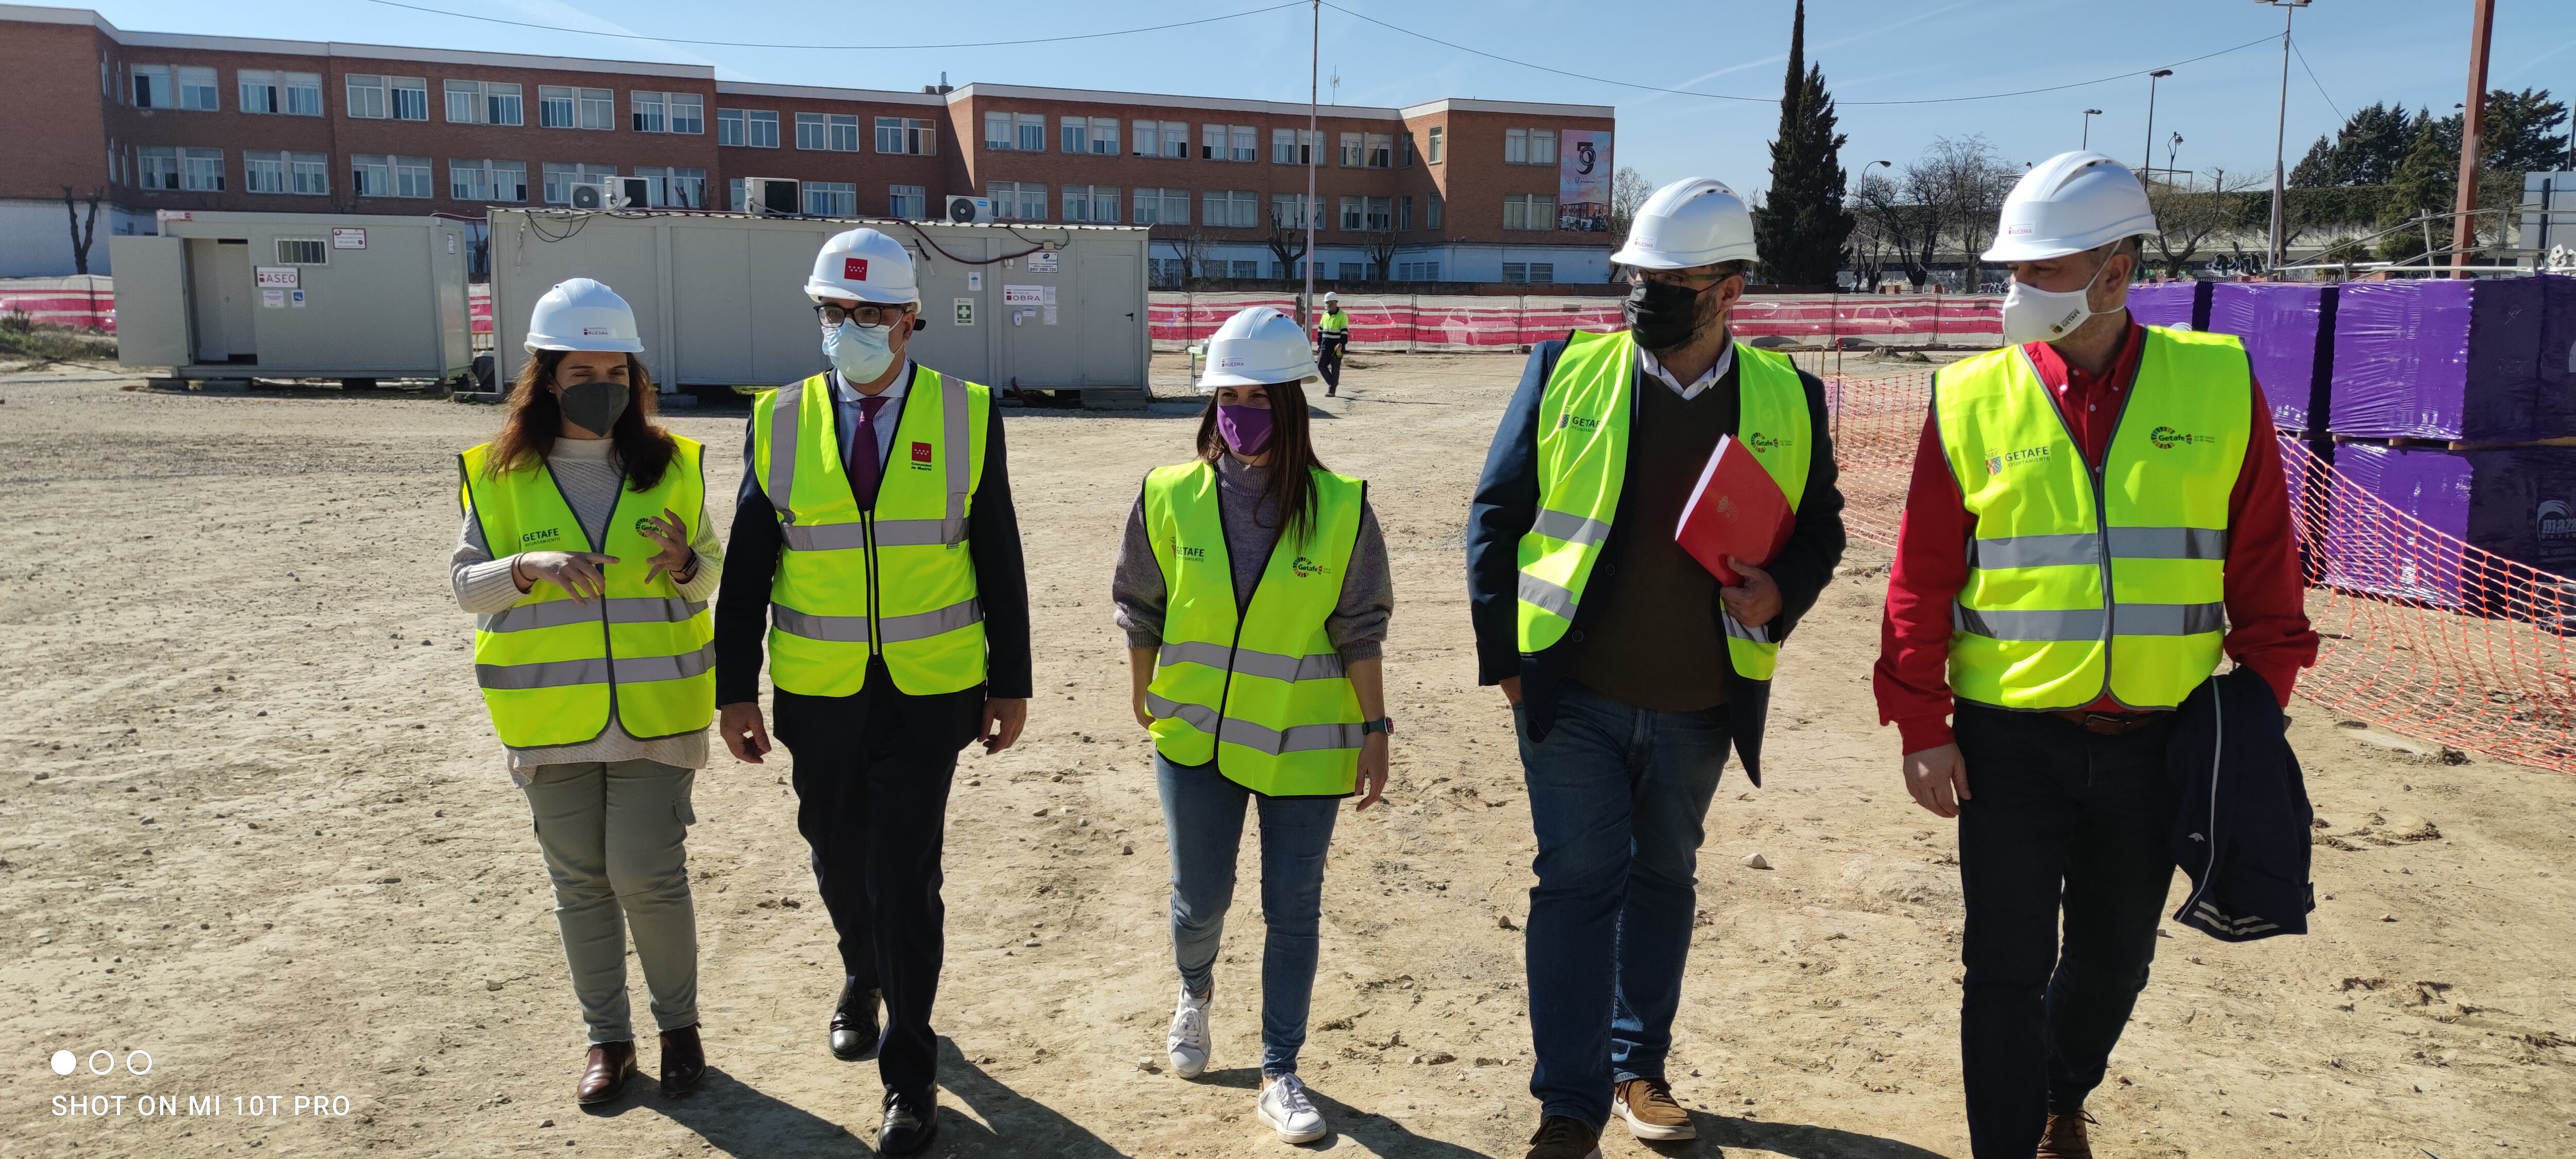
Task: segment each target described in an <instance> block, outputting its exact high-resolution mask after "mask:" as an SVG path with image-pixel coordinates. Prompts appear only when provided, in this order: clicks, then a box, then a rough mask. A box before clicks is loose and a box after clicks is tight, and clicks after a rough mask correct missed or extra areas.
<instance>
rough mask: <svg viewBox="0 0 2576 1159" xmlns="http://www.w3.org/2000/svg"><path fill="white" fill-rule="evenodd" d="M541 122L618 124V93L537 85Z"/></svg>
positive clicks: (566, 125)
mask: <svg viewBox="0 0 2576 1159" xmlns="http://www.w3.org/2000/svg"><path fill="white" fill-rule="evenodd" d="M537 125H538V126H539V127H540V128H547V129H609V130H614V129H615V128H617V94H616V93H615V92H614V91H612V90H609V89H579V88H574V87H572V86H570V85H540V86H538V88H537Z"/></svg>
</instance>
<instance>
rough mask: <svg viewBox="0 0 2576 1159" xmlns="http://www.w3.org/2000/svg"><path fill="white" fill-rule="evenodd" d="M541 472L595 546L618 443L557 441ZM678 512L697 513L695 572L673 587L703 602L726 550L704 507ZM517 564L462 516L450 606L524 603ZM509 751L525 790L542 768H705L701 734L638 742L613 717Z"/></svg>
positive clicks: (486, 608)
mask: <svg viewBox="0 0 2576 1159" xmlns="http://www.w3.org/2000/svg"><path fill="white" fill-rule="evenodd" d="M546 470H548V471H550V472H552V473H553V474H554V477H555V483H556V485H558V486H560V487H562V488H563V495H564V499H565V501H566V502H568V503H570V504H571V505H572V513H573V518H575V519H578V520H580V521H581V526H582V530H583V531H585V532H587V533H588V534H589V536H590V539H591V542H593V543H597V542H600V540H601V538H602V537H603V536H604V535H605V534H606V532H607V530H608V519H609V516H611V515H613V514H615V513H616V511H617V495H618V489H619V488H620V487H621V486H622V485H623V484H624V482H625V470H624V468H623V467H622V466H621V465H619V463H618V461H617V455H616V443H615V442H614V441H612V440H609V439H556V440H555V445H554V449H553V450H551V451H548V452H547V453H546ZM655 514H659V512H656V513H655ZM682 514H683V515H695V517H696V520H697V528H698V531H697V535H696V536H695V537H694V538H692V539H691V540H690V541H689V546H690V547H691V548H692V549H694V550H695V551H696V552H697V556H698V570H697V574H695V575H692V576H690V577H689V582H687V583H684V584H681V585H679V589H680V598H682V599H685V600H690V601H701V600H705V599H708V598H710V597H712V596H714V595H715V591H716V583H717V579H718V577H719V576H721V575H722V574H723V572H724V545H723V544H721V543H719V542H717V540H716V533H715V528H714V526H713V525H712V524H710V523H709V522H708V521H707V517H706V512H705V511H704V510H703V509H702V510H699V511H696V512H683V513H682ZM517 560H518V557H517V556H515V555H512V556H504V557H502V558H500V559H494V558H492V549H491V547H490V546H489V545H487V544H485V543H484V541H483V525H482V521H481V520H478V519H476V518H474V517H473V516H472V515H470V514H469V515H467V516H466V517H465V526H464V529H463V530H462V531H459V532H458V533H457V536H456V553H455V554H454V555H453V556H452V557H450V559H449V563H448V580H449V583H450V584H451V585H452V586H453V587H454V588H455V591H456V606H457V607H458V608H460V609H462V610H464V611H466V612H469V613H471V614H474V615H478V616H488V615H491V614H493V613H496V612H502V611H507V610H508V609H509V608H511V607H512V606H513V605H515V604H517V603H518V602H519V601H520V600H521V599H524V598H526V597H525V596H524V595H522V594H521V593H520V591H519V584H518V581H517V580H516V579H514V578H512V577H511V575H510V568H511V566H512V564H514V563H515V562H517ZM509 754H510V777H511V779H512V780H513V781H515V782H517V783H518V784H519V785H520V786H522V787H524V786H526V785H527V783H528V780H529V778H530V777H531V776H532V775H533V774H534V773H535V771H536V769H537V767H538V766H540V765H562V764H577V763H586V762H590V761H603V762H605V761H634V760H646V761H658V762H660V763H662V764H666V765H676V766H678V767H680V768H684V769H702V768H705V767H706V764H707V734H706V733H705V732H704V731H700V732H694V733H690V734H688V735H686V736H673V737H663V738H661V739H659V740H637V739H635V738H634V737H631V736H628V735H626V731H625V729H623V728H621V727H619V726H618V723H617V721H616V720H614V719H611V720H610V721H609V722H608V728H607V730H606V731H604V732H602V733H600V734H599V735H598V736H597V737H594V738H592V739H590V740H586V741H583V742H581V743H580V744H569V745H554V746H550V747H546V748H527V749H511V750H509Z"/></svg>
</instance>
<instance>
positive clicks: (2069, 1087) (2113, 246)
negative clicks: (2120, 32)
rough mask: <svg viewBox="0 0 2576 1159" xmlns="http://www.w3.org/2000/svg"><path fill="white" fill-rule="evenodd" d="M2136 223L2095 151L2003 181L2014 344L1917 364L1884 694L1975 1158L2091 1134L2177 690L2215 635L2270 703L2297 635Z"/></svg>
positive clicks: (2142, 981)
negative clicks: (1947, 851)
mask: <svg viewBox="0 0 2576 1159" xmlns="http://www.w3.org/2000/svg"><path fill="white" fill-rule="evenodd" d="M2155 231H2156V222H2155V216H2154V214H2153V213H2152V212H2151V211H2150V210H2149V209H2148V205H2147V197H2146V194H2145V193H2144V192H2143V190H2142V189H2141V188H2140V186H2139V184H2138V180H2137V178H2136V177H2135V176H2133V175H2132V174H2131V173H2130V172H2129V170H2128V169H2126V168H2125V167H2123V166H2121V165H2120V163H2119V162H2116V161H2113V160H2111V159H2110V158H2108V157H2105V156H2102V155H2101V154H2099V153H2062V154H2059V155H2058V156H2055V157H2052V158H2050V159H2048V160H2047V161H2044V162H2041V163H2040V164H2039V165H2037V166H2036V167H2034V168H2032V169H2031V170H2030V172H2028V173H2027V174H2024V175H2023V176H2022V178H2021V181H2020V183H2019V184H2018V185H2016V186H2014V188H2013V191H2012V193H2011V195H2010V196H2008V197H2006V198H2005V200H2004V206H2003V221H2002V226H2001V228H2000V229H1999V230H1998V231H1997V232H1996V234H1995V237H1996V239H1997V240H1996V242H1995V245H1994V248H1992V249H1990V250H1987V251H1986V254H1985V260H1987V261H1993V262H2003V263H2008V264H2009V265H2010V266H2011V269H2012V285H2011V287H2010V289H2009V291H2008V292H2007V294H2006V296H2005V299H2004V308H2003V332H2004V341H2005V342H2006V343H2007V345H2006V346H2004V347H2003V348H2002V349H1999V350H1995V351H1991V352H1988V353H1985V354H1981V355H1978V356H1976V357H1973V358H1968V359H1964V360H1962V361H1959V362H1956V363H1953V364H1951V365H1949V366H1947V367H1944V368H1942V369H1941V371H1940V372H1939V373H1938V374H1937V375H1936V376H1935V380H1934V383H1933V388H1932V405H1931V407H1930V412H1929V413H1928V414H1927V415H1926V416H1925V418H1924V424H1923V438H1922V442H1921V444H1920V447H1919V449H1918V450H1917V451H1916V452H1915V458H1914V477H1913V483H1912V486H1911V489H1910V490H1909V492H1908V494H1907V495H1906V500H1905V522H1904V524H1903V527H1902V529H1901V530H1900V531H1899V533H1898V536H1897V547H1896V561H1895V566H1894V567H1893V568H1892V569H1891V571H1890V573H1889V575H1888V584H1887V610H1886V619H1885V623H1884V626H1883V628H1882V631H1881V633H1880V639H1881V645H1880V651H1879V658H1878V665H1877V670H1876V688H1877V693H1878V711H1879V716H1880V718H1881V720H1882V721H1892V722H1894V723H1895V724H1896V726H1897V730H1898V734H1899V736H1900V737H1901V738H1902V741H1903V748H1904V752H1905V757H1904V775H1905V784H1906V788H1907V789H1908V790H1909V791H1911V792H1912V793H1913V795H1914V799H1915V800H1916V801H1918V802H1920V803H1921V804H1922V806H1923V807H1924V808H1925V809H1928V810H1931V811H1932V812H1933V813H1935V814H1938V815H1940V816H1942V817H1956V818H1958V821H1959V877H1960V882H1961V885H1962V886H1963V887H1964V892H1965V901H1966V905H1967V927H1966V935H1965V942H1964V945H1963V946H1962V948H1961V954H1962V957H1963V958H1964V960H1965V963H1966V966H1967V973H1966V977H1965V988H1966V989H1965V995H1964V998H1963V1000H1962V1002H1961V1006H1960V1054H1961V1061H1962V1063H1963V1064H1964V1066H1965V1068H1966V1083H1965V1086H1966V1093H1967V1107H1968V1134H1969V1138H1970V1140H1971V1143H1972V1145H1973V1147H1974V1148H1975V1153H1976V1154H1977V1155H1978V1156H1979V1157H1980V1159H2028V1157H2029V1156H2031V1155H2033V1154H2037V1155H2041V1156H2050V1157H2055V1159H2069V1157H2080V1156H2089V1155H2091V1154H2092V1148H2091V1144H2090V1143H2089V1142H2088V1141H2087V1136H2086V1125H2087V1124H2088V1122H2090V1120H2091V1117H2090V1116H2089V1115H2087V1114H2086V1113H2085V1111H2084V1099H2085V1096H2086V1095H2088V1094H2090V1093H2091V1092H2092V1090H2093V1088H2094V1087H2095V1086H2097V1085H2099V1084H2100V1083H2101V1081H2102V1075H2103V1070H2104V1067H2105V1066H2106V1065H2107V1064H2108V1061H2109V1059H2110V1055H2111V1047H2112V1045H2113V1044H2114V1043H2116V1042H2118V1041H2119V1038H2120V1031H2121V1029H2122V1027H2123V1026H2125V1025H2126V1024H2127V1022H2128V1019H2129V1008H2130V1006H2131V1004H2132V1003H2134V1002H2135V1001H2136V999H2137V995H2138V991H2139V990H2140V989H2142V988H2143V987H2144V986H2145V985H2146V981H2147V966H2148V963H2149V962H2150V961H2151V960H2152V959H2153V958H2154V956H2155V947H2156V924H2157V915H2158V913H2159V911H2160V909H2161V907H2162V906H2163V904H2164V900H2165V895H2166V889H2167V886H2168V885H2169V884H2170V883H2171V882H2172V880H2173V872H2174V859H2173V856H2172V855H2171V854H2170V853H2169V852H2167V847H2166V841H2167V837H2168V833H2169V828H2168V827H2169V825H2170V823H2171V821H2172V814H2173V809H2174V797H2173V794H2172V792H2171V791H2170V790H2169V789H2168V787H2167V782H2166V773H2165V747H2166V740H2167V738H2168V737H2169V736H2170V735H2171V733H2172V731H2173V716H2174V714H2173V712H2172V711H2171V710H2172V709H2173V708H2174V707H2175V706H2177V705H2179V704H2180V703H2181V702H2182V700H2183V698H2184V697H2185V696H2187V695H2188V694H2189V693H2190V692H2191V691H2192V690H2193V689H2194V688H2196V687H2198V686H2199V685H2200V684H2201V682H2202V681H2203V680H2206V679H2207V678H2208V677H2209V676H2210V674H2211V672H2212V671H2214V670H2215V669H2216V667H2217V665H2218V661H2219V658H2220V657H2221V656H2222V655H2232V656H2234V657H2235V658H2236V660H2237V662H2238V663H2240V664H2244V665H2247V666H2249V667H2251V668H2253V669H2255V670H2256V671H2258V672H2260V673H2261V674H2262V675H2263V676H2264V677H2265V678H2267V680H2268V681H2269V683H2270V684H2271V685H2272V690H2273V691H2274V693H2275V694H2277V695H2278V697H2279V698H2280V701H2281V703H2283V704H2284V705H2286V704H2288V703H2289V698H2290V690H2291V685H2292V683H2293V681H2294V680H2295V679H2296V678H2297V674H2298V670H2299V669H2300V668H2303V667H2306V666H2307V665H2309V664H2310V663H2313V662H2314V660H2315V658H2316V648H2317V636H2316V633H2315V632H2314V631H2312V630H2310V628H2309V626H2308V619H2307V615H2306V613H2305V611H2304V610H2303V603H2302V600H2303V593H2302V591H2301V581H2300V573H2299V562H2298V547H2297V540H2296V538H2295V536H2294V535H2293V533H2292V530H2291V525H2290V508H2289V502H2288V498H2287V489H2286V486H2285V484H2284V482H2283V478H2282V470H2281V456H2280V448H2279V446H2278V444H2277V443H2276V442H2275V441H2274V438H2273V433H2272V421H2271V418H2270V416H2269V415H2268V414H2266V413H2265V407H2264V402H2263V394H2262V392H2261V391H2260V390H2258V389H2256V388H2255V386H2254V380H2253V376H2252V374H2251V372H2250V371H2249V369H2248V367H2247V364H2246V359H2245V352H2244V350H2243V348H2242V347H2241V346H2240V345H2239V344H2238V341H2237V339H2235V338H2233V337H2229V336H2226V335H2220V334H2195V333H2191V332H2188V331H2176V330H2167V329H2164V328H2162V327H2153V326H2140V325H2138V324H2137V322H2135V321H2134V320H2132V319H2131V318H2130V317H2129V311H2128V308H2127V305H2126V302H2127V299H2128V283H2129V278H2130V276H2131V274H2132V273H2133V272H2134V270H2135V269H2136V267H2137V263H2138V247H2139V238H2140V237H2141V235H2149V234H2153V233H2155ZM2222 632H2223V633H2224V635H2222ZM1945 716H1946V717H1948V718H1949V719H1948V720H1947V721H1944V719H1943V718H1944V717H1945ZM2061 920H2062V921H2063V925H2064V930H2065V938H2064V942H2063V944H2062V945H2061V944H2060V941H2059V928H2060V922H2061ZM2121 1133H2122V1134H2123V1135H2126V1134H2128V1133H2130V1132H2129V1129H2128V1128H2126V1127H2124V1128H2122V1129H2121Z"/></svg>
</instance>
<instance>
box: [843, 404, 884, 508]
mask: <svg viewBox="0 0 2576 1159" xmlns="http://www.w3.org/2000/svg"><path fill="white" fill-rule="evenodd" d="M885 404H886V400H885V398H884V397H883V396H878V397H875V398H862V399H860V400H859V429H858V431H857V432H856V433H854V434H852V435H851V436H850V494H851V496H852V497H853V498H856V499H857V500H858V501H859V509H860V510H862V511H866V510H873V509H874V508H875V507H876V505H877V474H878V466H879V464H878V462H877V412H878V411H880V410H883V409H884V408H885Z"/></svg>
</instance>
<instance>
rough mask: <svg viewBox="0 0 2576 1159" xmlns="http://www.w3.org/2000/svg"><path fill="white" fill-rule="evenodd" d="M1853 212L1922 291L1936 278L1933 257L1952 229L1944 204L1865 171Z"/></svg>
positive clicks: (1855, 188)
mask: <svg viewBox="0 0 2576 1159" xmlns="http://www.w3.org/2000/svg"><path fill="white" fill-rule="evenodd" d="M1851 201H1852V212H1853V213H1854V214H1855V215H1857V216H1858V217H1859V218H1860V219H1861V220H1862V221H1863V222H1865V223H1867V224H1868V225H1869V226H1870V228H1871V229H1872V230H1873V231H1874V232H1875V233H1876V234H1877V236H1878V237H1879V238H1881V239H1883V244H1885V245H1886V247H1887V253H1888V256H1889V257H1891V258H1893V259H1895V261H1896V265H1897V268H1898V269H1901V270H1903V271H1905V278H1906V280H1907V281H1909V282H1912V283H1913V284H1914V288H1915V289H1917V290H1920V289H1922V288H1923V286H1924V284H1925V283H1928V282H1930V281H1931V280H1932V256H1933V254H1934V253H1936V252H1938V251H1939V249H1940V247H1941V236H1942V234H1944V233H1946V232H1947V231H1948V219H1947V218H1946V217H1944V216H1943V211H1944V206H1943V205H1942V204H1941V203H1940V202H1938V201H1931V202H1926V201H1923V200H1920V199H1918V198H1915V197H1913V196H1911V195H1910V192H1909V191H1908V190H1905V189H1900V188H1898V187H1897V184H1896V182H1894V181H1891V180H1889V179H1888V178H1887V177H1885V176H1883V175H1881V174H1878V173H1863V174H1862V175H1861V176H1860V177H1859V178H1858V179H1857V180H1855V181H1853V182H1852V191H1851Z"/></svg>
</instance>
